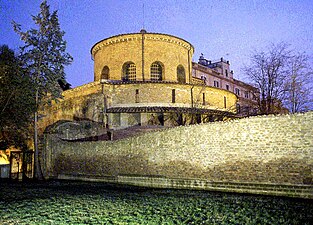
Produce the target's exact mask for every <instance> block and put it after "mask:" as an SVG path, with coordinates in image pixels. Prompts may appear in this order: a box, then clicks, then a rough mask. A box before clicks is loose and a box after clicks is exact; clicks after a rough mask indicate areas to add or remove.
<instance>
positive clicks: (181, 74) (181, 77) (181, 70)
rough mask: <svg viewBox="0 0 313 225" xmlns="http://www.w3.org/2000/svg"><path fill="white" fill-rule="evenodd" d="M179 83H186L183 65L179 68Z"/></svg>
mask: <svg viewBox="0 0 313 225" xmlns="http://www.w3.org/2000/svg"><path fill="white" fill-rule="evenodd" d="M177 81H178V83H186V74H185V69H184V67H183V66H182V65H179V66H177Z"/></svg>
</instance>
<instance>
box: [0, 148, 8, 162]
mask: <svg viewBox="0 0 313 225" xmlns="http://www.w3.org/2000/svg"><path fill="white" fill-rule="evenodd" d="M6 164H10V161H9V159H8V156H7V155H6V154H5V153H3V152H2V151H0V165H6Z"/></svg>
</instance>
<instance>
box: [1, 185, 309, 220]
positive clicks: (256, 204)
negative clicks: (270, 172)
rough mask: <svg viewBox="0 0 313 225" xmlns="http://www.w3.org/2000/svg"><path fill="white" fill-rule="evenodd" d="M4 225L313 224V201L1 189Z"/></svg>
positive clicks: (116, 189) (75, 188) (98, 188)
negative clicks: (312, 222)
mask: <svg viewBox="0 0 313 225" xmlns="http://www.w3.org/2000/svg"><path fill="white" fill-rule="evenodd" d="M0 187H1V190H0V224H311V223H310V222H311V221H312V220H313V201H312V200H301V199H290V198H278V197H265V196H252V195H238V194H226V193H215V192H202V191H187V190H164V189H160V190H158V189H142V188H132V187H125V186H111V185H103V184H95V183H78V182H49V183H40V184H38V183H37V184H23V183H3V182H2V183H1V185H0Z"/></svg>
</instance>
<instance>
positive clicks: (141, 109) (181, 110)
mask: <svg viewBox="0 0 313 225" xmlns="http://www.w3.org/2000/svg"><path fill="white" fill-rule="evenodd" d="M140 112H143V113H145V112H147V113H148V112H177V113H195V114H212V115H229V116H233V115H235V114H234V113H232V112H228V111H221V110H213V109H201V108H191V107H158V106H152V107H150V106H146V107H112V108H109V109H107V113H140Z"/></svg>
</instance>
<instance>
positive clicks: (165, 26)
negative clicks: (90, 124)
mask: <svg viewBox="0 0 313 225" xmlns="http://www.w3.org/2000/svg"><path fill="white" fill-rule="evenodd" d="M40 3H41V0H0V28H1V32H0V44H7V45H8V46H9V47H10V48H12V49H14V50H16V51H18V47H19V46H21V45H22V44H23V43H22V42H21V41H20V40H19V37H18V35H17V34H15V33H14V31H13V28H12V25H11V21H12V20H15V21H16V22H17V23H20V24H21V25H22V30H23V31H25V30H26V29H29V28H30V27H34V24H33V21H32V19H31V15H36V14H38V12H39V6H40ZM48 4H49V5H50V7H51V10H58V15H59V21H60V24H61V29H62V30H64V31H65V32H66V34H65V37H64V39H65V40H66V41H67V51H68V52H69V53H70V54H71V55H72V56H73V57H74V62H73V63H72V65H70V66H68V67H67V68H66V74H67V80H68V82H69V83H71V84H72V87H76V86H79V85H82V84H85V83H88V82H92V81H93V61H92V59H91V55H90V49H91V47H92V46H93V45H94V44H95V43H96V42H98V41H100V40H102V39H104V38H107V37H110V36H113V35H117V34H123V33H134V32H139V31H140V29H142V27H143V4H144V12H145V13H144V15H145V16H144V18H145V19H144V26H145V29H146V30H147V31H148V32H156V33H166V34H171V35H175V36H178V37H181V38H183V39H185V40H187V41H189V42H190V43H191V44H192V45H193V46H194V47H195V54H194V57H193V61H196V62H197V61H198V58H199V55H200V54H201V53H203V54H204V56H205V57H206V58H208V59H212V60H215V59H219V58H220V57H224V58H225V59H226V60H229V61H230V63H231V68H232V69H233V70H234V72H235V78H237V79H241V80H245V76H244V74H243V73H242V72H241V68H242V67H243V65H244V64H248V63H249V55H250V54H251V52H252V51H253V50H254V49H257V50H264V48H265V47H266V46H268V45H269V44H271V43H278V42H281V41H284V42H287V43H289V44H290V45H291V48H293V49H296V50H297V51H305V52H306V53H307V54H308V55H310V56H311V57H312V56H313V1H312V0H306V1H301V0H294V1H292V0H263V1H261V0H233V1H228V0H222V1H221V0H210V1H209V0H202V1H199V0H190V1H186V0H162V1H161V0H160V1H157V0H48ZM311 60H312V58H311Z"/></svg>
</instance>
